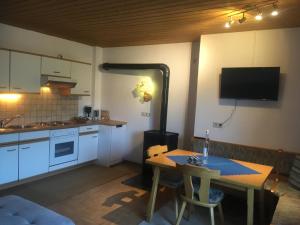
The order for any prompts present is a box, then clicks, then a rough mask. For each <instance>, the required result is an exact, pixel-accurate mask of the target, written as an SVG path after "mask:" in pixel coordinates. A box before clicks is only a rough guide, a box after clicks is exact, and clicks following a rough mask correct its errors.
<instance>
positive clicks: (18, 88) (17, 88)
mask: <svg viewBox="0 0 300 225" xmlns="http://www.w3.org/2000/svg"><path fill="white" fill-rule="evenodd" d="M13 89H16V90H21V89H22V88H20V87H13Z"/></svg>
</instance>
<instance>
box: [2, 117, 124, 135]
mask: <svg viewBox="0 0 300 225" xmlns="http://www.w3.org/2000/svg"><path fill="white" fill-rule="evenodd" d="M66 123H67V124H65V125H56V126H39V125H38V126H36V127H30V128H17V129H14V128H0V135H1V134H12V133H23V132H32V131H40V130H57V129H64V128H74V127H81V126H89V125H106V126H120V125H126V124H127V122H125V121H118V120H88V121H86V122H75V121H74V122H73V121H66Z"/></svg>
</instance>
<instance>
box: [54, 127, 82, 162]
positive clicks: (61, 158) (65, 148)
mask: <svg viewBox="0 0 300 225" xmlns="http://www.w3.org/2000/svg"><path fill="white" fill-rule="evenodd" d="M77 159H78V128H68V129H59V130H52V131H50V167H51V166H56V165H59V164H63V163H68V162H72V161H76V160H77Z"/></svg>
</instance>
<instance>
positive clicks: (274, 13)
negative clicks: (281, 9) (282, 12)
mask: <svg viewBox="0 0 300 225" xmlns="http://www.w3.org/2000/svg"><path fill="white" fill-rule="evenodd" d="M278 14H279V13H278V6H277V4H276V3H274V4H273V10H272V12H271V16H278Z"/></svg>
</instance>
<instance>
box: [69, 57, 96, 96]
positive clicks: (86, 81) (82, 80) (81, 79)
mask: <svg viewBox="0 0 300 225" xmlns="http://www.w3.org/2000/svg"><path fill="white" fill-rule="evenodd" d="M71 78H72V79H74V80H76V81H77V84H76V86H75V87H74V88H72V89H71V94H76V95H90V94H91V89H92V66H91V65H88V64H83V63H75V62H72V63H71Z"/></svg>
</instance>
